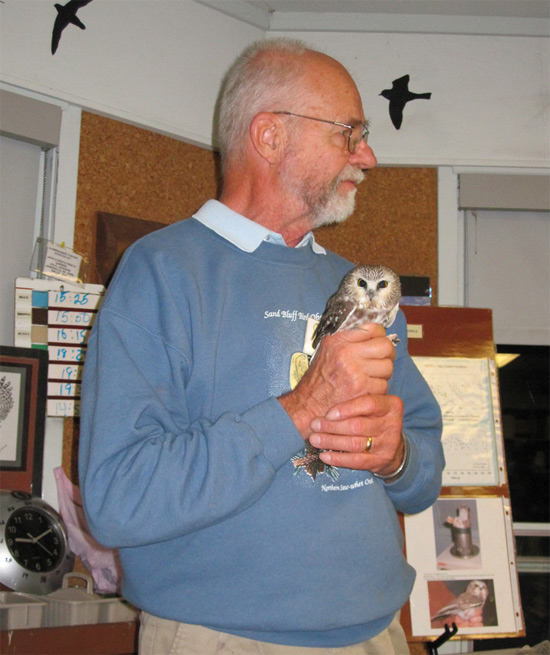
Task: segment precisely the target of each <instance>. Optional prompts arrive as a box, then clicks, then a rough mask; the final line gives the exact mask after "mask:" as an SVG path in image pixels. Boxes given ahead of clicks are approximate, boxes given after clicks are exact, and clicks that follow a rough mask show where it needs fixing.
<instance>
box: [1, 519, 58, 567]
mask: <svg viewBox="0 0 550 655" xmlns="http://www.w3.org/2000/svg"><path fill="white" fill-rule="evenodd" d="M5 534H6V544H7V546H8V549H9V551H10V553H11V554H12V555H13V558H14V559H15V561H16V562H17V563H18V564H20V565H21V566H22V567H23V568H24V569H27V571H32V572H33V573H41V572H49V571H53V570H54V569H55V568H56V567H57V566H58V565H59V563H60V562H61V561H62V560H63V555H64V554H65V546H64V543H63V534H62V532H61V530H60V529H59V527H57V526H56V525H55V524H54V522H53V521H52V519H51V517H50V516H49V515H48V514H46V513H45V512H43V511H42V510H41V509H38V508H37V507H21V508H19V509H16V510H15V511H14V512H13V513H12V514H11V515H10V517H9V519H8V520H7V521H6V528H5Z"/></svg>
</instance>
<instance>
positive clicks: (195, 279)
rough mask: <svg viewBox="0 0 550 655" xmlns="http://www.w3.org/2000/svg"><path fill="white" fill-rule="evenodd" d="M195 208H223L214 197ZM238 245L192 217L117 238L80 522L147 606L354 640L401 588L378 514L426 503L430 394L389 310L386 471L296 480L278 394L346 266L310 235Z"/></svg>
mask: <svg viewBox="0 0 550 655" xmlns="http://www.w3.org/2000/svg"><path fill="white" fill-rule="evenodd" d="M201 212H202V216H203V217H204V216H206V218H203V220H206V221H207V222H208V218H210V219H211V220H212V221H213V222H214V223H216V221H218V219H219V218H220V217H221V218H223V220H224V221H229V222H230V221H231V220H232V218H233V217H232V216H231V215H232V214H233V213H232V212H230V211H229V210H228V209H227V208H225V207H224V206H223V205H221V204H220V203H217V202H215V201H210V202H209V203H208V205H207V207H206V208H203V210H201ZM199 217H200V216H199ZM234 218H236V217H234ZM236 220H237V221H242V220H244V219H242V217H239V218H238V219H236ZM222 224H223V223H222ZM248 250H250V251H249V252H248V251H246V250H243V249H242V244H240V245H235V243H234V242H231V241H230V240H228V238H226V236H225V235H224V236H222V235H221V234H219V233H217V232H216V231H214V230H213V229H211V227H207V226H205V225H204V224H203V223H201V222H200V221H199V220H197V219H196V218H190V219H187V220H185V221H181V222H179V223H176V224H173V225H171V226H169V227H166V228H163V229H161V230H159V231H157V232H155V233H153V234H151V235H149V236H147V237H145V238H144V239H141V240H140V241H138V242H136V243H135V244H133V245H132V246H131V247H130V248H129V249H128V250H127V251H126V253H125V255H124V257H123V260H122V262H121V264H120V265H119V267H118V270H117V272H116V274H115V277H114V279H113V281H112V283H111V285H110V287H109V290H108V293H107V295H106V298H105V300H104V302H103V305H102V307H101V310H100V312H99V316H98V318H97V320H96V322H95V325H94V328H93V331H92V334H91V337H90V339H89V343H88V352H87V356H86V365H85V372H84V380H83V393H82V417H81V434H80V454H79V458H80V459H79V469H80V477H81V488H82V493H83V498H84V503H85V509H86V513H87V517H88V521H89V525H90V528H91V530H92V533H93V534H94V536H95V537H96V538H97V539H98V541H100V542H101V543H103V544H105V545H106V546H111V547H116V548H119V549H120V558H121V562H122V565H123V569H124V579H123V586H122V591H123V594H124V596H125V597H126V598H127V599H128V600H129V601H131V602H132V603H134V604H135V605H136V606H138V607H140V608H141V609H144V610H145V611H147V612H149V613H151V614H154V615H157V616H160V617H164V618H168V619H173V620H177V621H182V622H186V623H196V624H200V625H203V626H206V627H210V628H213V629H216V630H221V631H224V632H229V633H234V634H238V635H242V636H245V637H250V638H254V639H259V640H262V641H268V642H274V643H281V644H289V645H298V646H310V647H332V646H344V645H348V644H352V643H357V642H360V641H362V640H365V639H368V638H370V637H372V636H374V635H375V634H377V633H379V632H380V631H381V630H383V629H384V628H386V627H387V625H388V624H389V623H390V621H391V619H392V618H393V616H394V614H395V612H396V611H397V610H399V608H400V607H401V606H402V605H403V604H404V603H405V602H406V600H407V598H408V596H409V594H410V591H411V589H412V585H413V580H414V571H413V569H412V568H411V567H410V566H409V565H408V564H407V562H406V561H405V558H404V556H403V542H402V534H401V530H400V526H399V523H398V520H397V515H396V510H399V511H403V512H408V513H414V512H418V511H421V510H423V509H425V508H426V507H428V506H429V505H431V504H432V503H433V502H434V501H435V499H436V498H437V495H438V493H439V489H440V485H441V471H442V468H443V453H442V448H441V443H440V438H441V415H440V411H439V407H438V405H437V403H436V401H435V400H434V398H433V396H432V394H431V392H430V390H429V387H428V386H427V384H426V383H425V382H424V380H423V378H422V377H421V375H420V374H419V372H418V370H417V369H416V367H415V366H414V364H413V362H412V360H411V358H410V356H409V355H408V353H407V338H406V325H405V319H404V316H403V314H402V313H401V312H399V314H398V318H397V320H396V322H395V323H394V324H393V325H392V327H391V332H397V333H398V334H399V336H400V339H401V341H400V343H399V344H398V346H397V358H396V361H395V363H394V373H393V376H392V378H391V380H390V388H389V393H390V394H395V395H398V396H400V397H401V398H402V399H403V401H404V406H405V418H404V428H403V429H404V432H405V433H406V435H407V437H408V439H409V443H410V460H409V463H408V466H407V468H406V470H405V472H404V475H403V476H402V477H401V478H399V479H398V480H397V481H395V482H393V483H390V484H386V483H384V482H382V481H381V480H379V479H377V478H376V477H374V476H373V475H372V474H371V473H370V472H368V471H357V470H350V469H344V468H332V469H330V468H329V469H327V470H326V471H325V472H324V473H319V474H318V475H317V476H316V478H315V479H313V478H312V477H311V476H310V475H309V474H308V473H307V471H306V470H305V469H304V468H303V467H301V466H297V465H296V462H295V459H296V457H297V456H299V455H300V454H303V453H302V451H303V448H304V442H303V440H302V438H301V436H300V434H299V433H298V431H297V430H296V428H295V426H294V424H293V423H292V421H291V419H290V417H289V416H288V415H287V413H286V412H285V411H284V409H283V408H282V406H281V405H280V403H279V401H278V400H277V396H279V395H281V394H283V393H285V392H287V391H288V390H289V389H290V381H289V376H290V367H291V359H292V356H293V354H294V353H296V352H300V351H302V349H303V345H304V337H305V329H306V319H307V317H308V316H316V317H317V318H319V317H320V314H321V313H322V311H323V309H324V307H325V303H326V300H327V298H328V297H329V295H330V294H332V293H333V292H334V291H335V289H336V288H337V286H338V284H339V282H340V280H341V278H342V277H343V275H344V274H345V273H346V272H347V271H348V270H349V269H350V268H351V263H350V262H348V261H346V260H345V259H343V258H341V257H339V256H337V255H335V254H332V253H329V252H327V253H324V254H323V251H322V249H320V248H319V247H318V246H317V245H316V244H315V242H314V241H312V240H310V241H309V242H308V243H306V244H305V245H304V246H303V247H300V248H287V247H285V246H283V245H280V244H279V243H277V242H276V240H275V242H274V241H273V239H268V240H262V241H260V242H259V244H257V247H256V246H253V247H252V249H250V248H249V249H248Z"/></svg>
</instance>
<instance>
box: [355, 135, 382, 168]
mask: <svg viewBox="0 0 550 655" xmlns="http://www.w3.org/2000/svg"><path fill="white" fill-rule="evenodd" d="M349 163H350V164H351V165H352V166H355V167H357V168H360V169H369V168H374V167H375V166H376V164H377V163H378V160H377V159H376V155H375V154H374V150H373V149H372V148H371V147H370V146H369V144H368V143H365V141H360V142H359V143H358V144H357V150H356V151H355V152H354V153H353V155H350V159H349Z"/></svg>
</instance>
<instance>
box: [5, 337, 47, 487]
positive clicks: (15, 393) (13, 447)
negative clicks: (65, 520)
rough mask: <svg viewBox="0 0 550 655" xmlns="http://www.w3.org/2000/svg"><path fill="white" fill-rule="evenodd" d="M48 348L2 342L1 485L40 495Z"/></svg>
mask: <svg viewBox="0 0 550 655" xmlns="http://www.w3.org/2000/svg"><path fill="white" fill-rule="evenodd" d="M47 376H48V351H47V350H41V349H36V348H13V347H11V346H0V487H1V488H2V489H15V490H17V491H26V492H28V493H32V494H33V495H36V496H40V495H41V492H42V465H43V455H44V429H45V421H46V392H47Z"/></svg>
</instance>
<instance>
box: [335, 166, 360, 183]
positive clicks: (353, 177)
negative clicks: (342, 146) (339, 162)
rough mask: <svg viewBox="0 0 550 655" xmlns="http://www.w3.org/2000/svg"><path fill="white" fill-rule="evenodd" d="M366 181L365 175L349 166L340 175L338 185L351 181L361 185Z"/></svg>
mask: <svg viewBox="0 0 550 655" xmlns="http://www.w3.org/2000/svg"><path fill="white" fill-rule="evenodd" d="M364 179H365V173H364V172H363V171H362V170H360V169H358V168H354V167H353V166H350V164H347V165H346V167H345V168H344V170H343V171H342V172H341V173H340V175H338V177H337V179H336V185H335V186H337V185H338V184H340V182H343V181H344V180H349V181H351V182H355V184H361V182H362V181H363V180H364Z"/></svg>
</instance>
